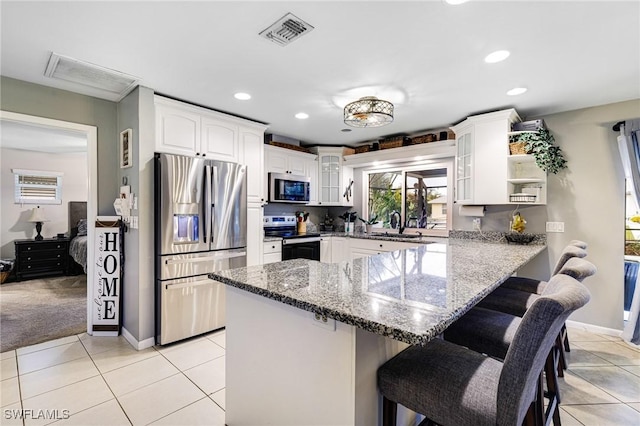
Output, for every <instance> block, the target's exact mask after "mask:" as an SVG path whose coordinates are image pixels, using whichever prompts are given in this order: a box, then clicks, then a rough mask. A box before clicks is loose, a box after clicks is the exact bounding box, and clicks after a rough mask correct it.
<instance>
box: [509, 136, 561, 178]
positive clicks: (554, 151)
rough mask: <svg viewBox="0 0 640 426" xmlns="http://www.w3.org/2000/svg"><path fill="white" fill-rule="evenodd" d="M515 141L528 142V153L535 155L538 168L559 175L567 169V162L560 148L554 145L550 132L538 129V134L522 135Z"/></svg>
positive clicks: (515, 137) (514, 137) (516, 137)
mask: <svg viewBox="0 0 640 426" xmlns="http://www.w3.org/2000/svg"><path fill="white" fill-rule="evenodd" d="M513 139H514V140H513V142H526V144H527V145H526V150H527V153H529V154H531V155H533V157H534V158H535V160H536V164H537V165H538V167H540V168H541V169H542V170H544V171H545V172H547V173H554V174H557V173H558V172H560V170H562V169H566V168H567V160H565V158H564V154H563V153H562V150H561V149H560V147H559V146H557V145H554V142H555V138H554V137H553V135H552V134H551V132H550V131H549V130H547V129H545V128H538V131H537V133H534V132H527V133H521V134H519V135H515V136H513Z"/></svg>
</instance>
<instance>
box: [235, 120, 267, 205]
mask: <svg viewBox="0 0 640 426" xmlns="http://www.w3.org/2000/svg"><path fill="white" fill-rule="evenodd" d="M240 147H241V151H240V153H241V154H240V162H241V163H243V164H246V165H247V202H248V203H249V204H251V203H256V204H260V205H264V203H265V202H266V201H267V194H266V193H265V185H264V182H265V179H264V128H248V127H240Z"/></svg>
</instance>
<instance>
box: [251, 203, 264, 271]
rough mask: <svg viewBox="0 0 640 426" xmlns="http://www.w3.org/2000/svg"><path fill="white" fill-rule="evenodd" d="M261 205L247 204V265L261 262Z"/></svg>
mask: <svg viewBox="0 0 640 426" xmlns="http://www.w3.org/2000/svg"><path fill="white" fill-rule="evenodd" d="M262 216H263V213H262V205H261V204H254V203H251V204H249V205H248V206H247V266H253V265H260V264H262V260H263V259H262V236H263V235H264V229H263V228H262Z"/></svg>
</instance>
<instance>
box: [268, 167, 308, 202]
mask: <svg viewBox="0 0 640 426" xmlns="http://www.w3.org/2000/svg"><path fill="white" fill-rule="evenodd" d="M310 182H311V179H309V178H308V177H306V176H296V175H291V174H288V173H269V201H270V202H272V203H300V204H307V203H309V193H310V190H309V185H310Z"/></svg>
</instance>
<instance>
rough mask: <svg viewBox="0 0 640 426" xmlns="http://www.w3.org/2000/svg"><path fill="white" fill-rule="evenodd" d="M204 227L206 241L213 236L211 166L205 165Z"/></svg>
mask: <svg viewBox="0 0 640 426" xmlns="http://www.w3.org/2000/svg"><path fill="white" fill-rule="evenodd" d="M204 182H205V185H204V186H205V188H204V229H203V233H204V235H203V240H204V242H205V243H206V242H207V239H208V238H210V236H211V166H209V165H206V166H204Z"/></svg>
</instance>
